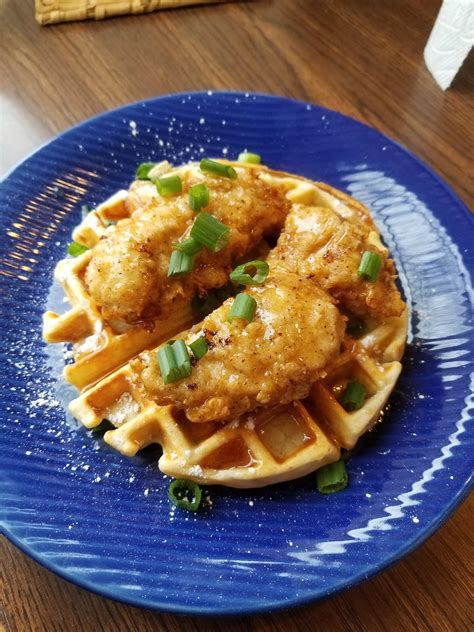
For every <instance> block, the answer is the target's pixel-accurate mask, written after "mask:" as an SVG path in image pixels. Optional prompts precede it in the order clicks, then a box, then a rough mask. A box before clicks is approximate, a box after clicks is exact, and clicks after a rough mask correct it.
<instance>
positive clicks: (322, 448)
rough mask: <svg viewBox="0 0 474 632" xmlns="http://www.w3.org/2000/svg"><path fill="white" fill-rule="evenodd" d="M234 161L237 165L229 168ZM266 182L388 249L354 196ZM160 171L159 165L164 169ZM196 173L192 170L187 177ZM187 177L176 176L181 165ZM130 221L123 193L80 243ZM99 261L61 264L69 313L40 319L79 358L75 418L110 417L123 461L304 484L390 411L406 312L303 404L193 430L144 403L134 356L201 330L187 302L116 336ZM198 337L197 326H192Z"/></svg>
mask: <svg viewBox="0 0 474 632" xmlns="http://www.w3.org/2000/svg"><path fill="white" fill-rule="evenodd" d="M229 164H233V163H229ZM238 166H239V167H244V168H248V169H258V170H259V171H260V177H261V178H263V179H265V180H266V181H267V182H268V183H269V184H272V183H278V185H279V186H283V188H284V190H285V191H286V195H287V198H288V199H289V200H290V202H292V203H299V204H311V205H319V206H329V207H331V208H332V209H333V210H336V211H337V212H338V213H339V214H341V215H343V216H345V217H352V218H356V219H357V221H363V222H365V223H367V224H368V225H369V226H370V227H372V228H373V231H372V232H371V236H370V239H371V240H372V242H373V243H374V244H375V245H377V247H379V248H383V246H382V245H381V242H380V237H379V234H378V231H377V230H376V228H375V227H374V224H373V221H372V218H371V216H370V214H369V212H368V210H367V209H366V208H365V207H364V206H363V205H361V204H359V203H358V202H357V201H355V200H353V198H351V197H349V196H347V195H346V194H344V193H342V192H339V191H336V190H334V189H333V188H331V187H330V186H328V185H325V184H322V183H314V182H311V181H309V180H307V179H305V178H302V177H298V176H292V175H290V174H287V173H283V172H276V171H271V170H269V169H266V168H265V167H261V166H255V165H241V164H240V163H239V165H238ZM169 168H170V167H169V165H167V164H165V163H163V165H162V166H161V167H160V169H163V170H167V169H169ZM189 168H194V167H193V166H192V165H190V166H189V165H188V166H185V167H182V168H181V169H189ZM178 172H179V169H178ZM130 214H131V211H130V208H129V205H128V204H127V193H126V192H119V194H117V195H116V196H114V197H113V198H111V200H109V201H108V202H107V203H105V204H104V205H101V206H100V207H98V208H97V209H96V210H95V211H93V212H92V213H89V214H88V216H87V217H86V218H85V220H84V221H83V222H82V223H81V225H80V226H79V227H78V228H76V230H75V231H74V238H75V240H76V241H78V242H79V243H83V244H84V245H87V246H89V247H92V246H93V245H94V244H95V243H97V241H98V240H99V239H100V237H101V236H102V235H104V234H106V232H107V231H111V230H114V229H115V228H114V225H113V224H112V225H109V222H111V221H120V220H121V219H123V218H126V217H129V216H130ZM90 257H91V252H89V251H88V252H86V253H84V254H83V255H81V256H79V257H77V258H76V259H66V260H63V261H61V262H60V263H59V264H58V266H57V268H56V272H55V276H56V278H57V280H58V281H59V282H60V283H61V284H62V285H63V287H64V289H65V292H66V294H67V297H68V299H69V301H70V302H71V304H72V308H71V309H70V310H69V311H68V312H67V313H66V314H64V315H62V316H59V315H57V314H54V313H52V312H47V313H46V314H45V316H44V337H45V340H46V341H47V342H64V341H68V342H72V343H73V345H74V347H73V349H74V358H75V362H74V363H73V364H71V365H67V366H66V367H65V369H64V375H65V378H66V379H67V380H68V381H69V382H71V383H72V384H74V385H76V386H78V387H79V388H81V389H83V391H82V393H81V394H80V395H79V396H78V397H77V398H76V399H75V400H74V401H72V402H71V404H70V410H71V413H72V414H73V415H74V416H75V417H76V418H77V419H78V420H79V421H80V422H81V423H82V424H83V425H84V426H86V427H87V428H94V427H96V426H98V425H99V424H100V423H101V422H102V421H103V420H104V419H107V420H108V421H110V422H111V423H112V424H113V426H115V428H114V429H113V430H110V431H108V432H106V433H105V435H104V439H105V441H106V442H107V443H108V444H109V445H110V446H112V447H113V448H115V449H117V450H118V451H119V452H121V453H122V454H124V455H126V456H133V455H135V454H136V453H137V452H138V451H139V450H141V449H142V448H144V447H146V446H148V445H150V444H153V443H159V444H160V445H161V446H162V450H163V453H162V456H161V458H160V460H159V468H160V469H161V471H162V472H164V473H165V474H167V475H169V476H172V477H176V478H186V479H190V480H194V481H196V482H198V483H206V484H222V485H227V486H230V487H241V488H251V487H261V486H265V485H269V484H272V483H277V482H281V481H286V480H291V479H295V478H298V477H300V476H303V475H305V474H307V473H309V472H311V471H313V470H315V469H317V468H319V467H321V466H323V465H325V464H327V463H331V462H333V461H336V460H338V459H339V457H340V450H341V448H345V449H350V448H352V447H353V446H354V445H355V443H356V442H357V440H358V438H359V437H360V436H361V435H362V434H364V433H365V432H367V431H368V430H369V429H370V428H371V427H372V426H373V425H374V424H375V423H376V422H377V420H378V419H379V418H380V416H381V414H383V407H384V406H385V403H386V402H387V399H388V397H389V395H390V393H391V391H392V389H393V387H394V385H395V383H396V380H397V378H398V376H399V374H400V371H401V364H400V359H401V357H402V355H403V350H404V345H405V340H406V335H407V312H406V310H405V312H404V313H403V314H402V315H401V316H400V317H392V318H388V319H385V320H384V321H383V322H379V323H369V326H368V331H367V332H366V333H365V334H364V335H363V336H361V337H360V338H358V339H355V338H352V337H350V336H349V335H346V336H345V338H344V341H343V344H342V348H341V353H340V354H339V355H338V357H337V358H336V360H335V361H334V362H333V363H332V364H331V365H330V366H329V367H327V368H326V376H325V377H324V379H322V380H320V381H319V382H317V383H315V384H314V385H313V386H312V388H311V391H310V395H309V397H308V398H307V399H306V400H304V401H295V402H292V403H291V404H288V405H284V406H278V407H276V408H272V409H266V410H260V411H256V412H254V413H251V414H247V415H245V416H243V417H242V418H240V419H237V420H234V421H231V422H228V423H216V422H208V423H200V424H195V423H191V422H189V421H188V420H187V419H186V417H185V416H184V414H183V413H182V412H179V411H177V410H175V409H173V408H172V407H171V406H159V405H157V404H156V403H155V402H153V401H152V399H151V398H150V397H149V396H148V394H147V392H146V391H145V388H144V386H143V384H142V382H141V381H140V380H139V379H138V376H137V375H136V374H135V372H134V370H133V368H132V364H131V363H130V360H132V359H133V358H134V357H135V356H136V355H137V354H138V353H140V352H141V351H143V350H144V349H153V348H155V347H156V348H157V347H158V346H159V345H160V343H161V342H163V341H164V340H167V339H169V338H171V337H173V338H176V337H185V336H186V335H187V334H188V333H189V332H188V331H187V329H188V328H189V327H190V326H191V325H192V323H193V314H192V312H191V310H190V307H189V305H182V306H177V308H176V311H175V313H174V315H173V319H172V321H170V320H168V321H166V320H163V321H159V320H156V321H155V322H154V326H153V329H145V328H144V327H143V326H135V327H128V328H127V329H126V330H125V331H120V330H118V329H117V327H116V326H115V327H114V323H107V322H105V321H104V319H103V318H102V317H101V314H100V311H99V309H98V308H97V306H96V305H95V304H94V301H93V300H92V298H91V296H90V295H89V294H88V292H87V288H86V286H85V284H84V281H83V278H84V271H85V269H86V267H87V264H88V261H89V259H90ZM195 330H196V331H198V330H199V326H198V325H196V328H195ZM351 380H357V381H358V382H360V383H362V384H364V386H365V387H366V392H367V397H366V400H365V402H364V404H363V406H362V408H360V409H359V410H357V411H355V412H347V411H346V410H345V409H344V408H343V407H342V406H341V405H340V403H339V399H340V395H341V394H342V392H343V391H344V389H345V387H346V385H347V383H348V382H349V381H351Z"/></svg>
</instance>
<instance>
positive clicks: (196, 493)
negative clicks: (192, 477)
mask: <svg viewBox="0 0 474 632" xmlns="http://www.w3.org/2000/svg"><path fill="white" fill-rule="evenodd" d="M168 498H169V499H170V500H171V502H172V503H173V505H176V507H179V508H180V509H186V511H197V510H198V509H199V505H200V504H201V488H200V487H199V485H198V484H197V483H195V482H194V481H186V480H183V479H179V478H177V479H175V480H174V481H173V482H172V483H171V485H170V486H169V488H168Z"/></svg>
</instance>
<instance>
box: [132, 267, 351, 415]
mask: <svg viewBox="0 0 474 632" xmlns="http://www.w3.org/2000/svg"><path fill="white" fill-rule="evenodd" d="M247 293H248V294H250V295H251V296H253V297H254V298H255V300H256V302H257V310H256V313H255V316H254V319H253V320H252V322H250V323H247V322H246V321H243V320H242V319H238V320H234V321H233V322H232V323H230V322H228V320H227V316H228V312H229V309H230V307H231V305H232V301H233V299H228V300H227V301H225V303H223V305H222V306H221V307H219V308H218V309H217V310H216V311H214V312H213V313H212V314H210V315H209V316H208V317H207V318H206V319H205V320H204V321H203V322H202V324H201V326H202V331H201V333H200V334H199V335H202V334H203V333H204V335H205V336H206V339H207V341H208V344H209V351H208V352H207V354H206V355H205V356H204V357H203V358H202V359H200V360H199V361H198V362H196V363H195V366H194V367H193V370H192V373H191V375H190V376H189V377H188V378H185V379H182V380H180V381H178V382H174V383H171V384H167V385H165V384H164V382H163V379H162V377H161V374H160V369H159V366H158V363H157V360H156V354H155V353H152V352H145V353H143V354H141V356H139V357H138V359H136V360H135V361H133V362H132V366H133V368H134V370H135V372H136V374H137V376H138V379H139V380H141V381H142V382H143V384H144V386H145V388H146V390H147V393H148V394H149V395H150V396H151V397H152V398H153V399H154V400H155V401H156V402H157V403H158V404H162V405H164V404H173V405H174V406H176V407H177V408H179V409H184V411H185V414H186V416H187V417H188V419H189V420H190V421H193V422H206V421H210V420H218V421H229V420H231V419H234V418H236V417H238V416H240V415H242V414H243V413H246V412H249V411H252V410H254V409H255V408H258V407H268V406H272V405H275V404H284V403H288V402H291V401H293V400H295V399H302V398H304V397H306V396H307V395H308V393H309V390H310V387H311V385H312V384H313V383H314V382H315V381H316V380H317V379H319V378H320V377H322V376H323V375H324V367H325V366H326V365H327V364H328V362H330V361H331V360H332V359H333V358H334V357H335V356H336V355H337V353H338V352H339V350H340V345H341V341H342V337H343V333H344V327H345V319H344V317H343V316H341V314H340V313H339V312H338V310H337V308H336V307H335V305H334V302H333V301H332V299H331V298H330V297H329V295H328V294H326V292H324V291H323V290H321V289H320V288H318V287H317V286H316V285H314V284H313V283H311V282H310V281H308V280H306V279H304V278H301V277H298V276H297V275H296V274H292V273H289V272H285V271H277V272H274V273H271V274H270V275H269V277H268V278H267V280H266V282H265V284H264V285H263V286H255V287H252V288H250V289H248V290H247ZM196 337H197V334H196V333H194V334H192V335H190V336H189V337H188V338H187V339H186V342H187V343H188V344H189V343H191V342H192V341H193V340H194V339H195V338H196Z"/></svg>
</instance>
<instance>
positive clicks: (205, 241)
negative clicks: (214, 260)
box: [190, 212, 230, 252]
mask: <svg viewBox="0 0 474 632" xmlns="http://www.w3.org/2000/svg"><path fill="white" fill-rule="evenodd" d="M229 233H230V228H229V227H228V226H226V225H225V224H222V222H220V221H219V220H218V219H216V218H215V217H213V216H212V215H209V213H204V212H202V213H199V215H198V216H197V217H196V219H195V221H194V224H193V226H192V228H191V232H190V237H192V238H193V239H195V240H196V241H198V242H199V243H200V244H202V245H203V246H206V248H209V250H212V252H218V251H219V250H222V248H224V246H226V245H227V242H228V241H229Z"/></svg>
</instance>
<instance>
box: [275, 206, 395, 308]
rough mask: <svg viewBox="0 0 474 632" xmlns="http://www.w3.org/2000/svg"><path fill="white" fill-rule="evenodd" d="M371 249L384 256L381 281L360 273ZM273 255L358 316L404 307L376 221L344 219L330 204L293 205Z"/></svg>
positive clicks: (279, 263) (277, 261)
mask: <svg viewBox="0 0 474 632" xmlns="http://www.w3.org/2000/svg"><path fill="white" fill-rule="evenodd" d="M365 250H369V251H371V252H374V253H377V254H379V255H380V256H381V257H382V260H383V263H382V267H381V270H380V273H379V275H378V278H377V280H376V281H375V282H370V281H366V280H364V279H363V278H361V277H360V276H359V275H358V273H357V270H358V267H359V264H360V261H361V257H362V254H363V253H364V251H365ZM267 260H268V262H269V263H270V265H271V266H274V267H275V266H282V267H284V268H285V269H287V270H291V271H293V272H296V273H297V274H299V275H301V276H304V277H306V278H307V279H311V280H312V281H313V282H315V283H317V284H318V285H319V286H320V287H321V288H323V289H324V290H326V291H327V292H329V293H330V294H331V296H332V297H333V298H335V299H336V302H337V303H338V304H339V305H340V306H341V307H342V308H343V309H344V310H346V311H348V312H350V313H352V314H355V315H356V316H360V317H362V318H364V317H371V318H375V319H377V320H380V318H383V317H388V316H399V315H400V314H401V313H402V311H403V308H404V303H403V302H402V300H401V298H400V293H399V291H398V289H397V287H396V285H395V278H396V274H395V266H394V263H393V261H392V260H391V259H389V258H388V253H387V250H386V249H385V248H384V247H383V246H382V244H381V242H380V239H379V236H378V233H377V232H376V231H375V230H373V229H372V228H371V227H370V225H367V224H366V223H364V222H361V221H357V220H353V221H350V220H348V219H344V218H343V217H342V216H341V215H339V214H338V213H337V212H335V211H334V210H331V209H330V208H327V207H310V206H303V205H300V204H295V205H293V209H292V211H291V213H289V215H288V217H287V219H286V222H285V227H284V229H283V231H282V233H281V235H280V238H279V240H278V243H277V246H276V248H274V250H273V251H272V252H271V253H270V255H269V257H268V259H267Z"/></svg>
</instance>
